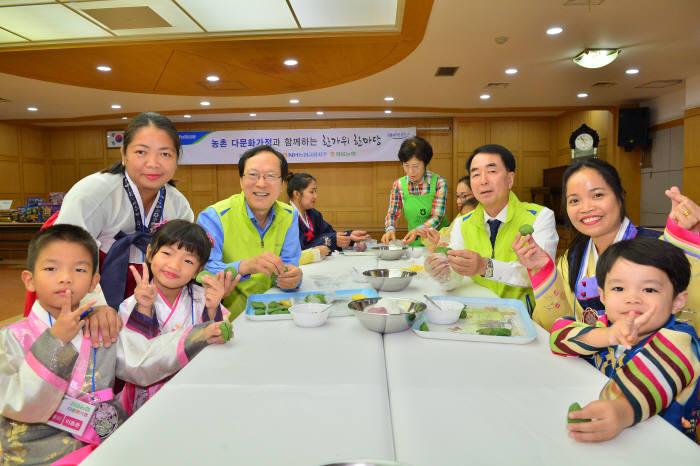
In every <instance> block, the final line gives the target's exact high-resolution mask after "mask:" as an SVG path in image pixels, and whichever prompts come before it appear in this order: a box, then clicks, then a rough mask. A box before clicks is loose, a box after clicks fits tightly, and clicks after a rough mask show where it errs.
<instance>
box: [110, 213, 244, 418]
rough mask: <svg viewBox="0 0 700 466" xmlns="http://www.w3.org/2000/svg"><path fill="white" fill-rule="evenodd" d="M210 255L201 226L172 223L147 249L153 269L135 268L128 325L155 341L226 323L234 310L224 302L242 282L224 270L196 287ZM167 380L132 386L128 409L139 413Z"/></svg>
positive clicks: (125, 312) (124, 315) (125, 310)
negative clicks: (206, 324) (209, 323)
mask: <svg viewBox="0 0 700 466" xmlns="http://www.w3.org/2000/svg"><path fill="white" fill-rule="evenodd" d="M210 251H211V240H210V239H209V236H207V233H206V231H204V229H203V228H202V227H200V226H199V225H197V224H196V223H192V222H188V221H186V220H172V221H169V222H166V223H164V224H163V225H160V226H159V227H158V228H157V229H156V231H155V233H154V234H153V239H152V240H151V243H150V244H149V246H148V249H147V251H146V261H147V262H146V263H147V267H144V269H143V273H142V274H139V273H138V271H137V270H136V269H135V268H133V267H132V269H131V272H132V274H133V276H134V279H135V281H136V289H135V290H134V294H133V296H130V297H129V298H127V299H126V300H125V301H124V302H123V303H122V304H121V306H119V317H121V319H122V322H124V325H125V326H126V327H127V328H129V329H131V330H134V331H136V332H139V333H141V334H142V335H143V336H145V337H146V338H154V337H156V336H158V335H162V334H166V333H170V332H174V331H176V330H178V329H180V328H183V327H189V326H192V325H197V324H200V323H202V322H207V321H209V320H214V321H221V320H223V317H224V316H225V315H228V313H229V312H228V310H226V308H225V307H224V306H222V305H221V300H222V299H223V297H224V296H227V295H228V294H229V293H230V292H231V290H233V287H234V286H236V283H238V278H236V279H234V278H233V276H232V273H231V272H225V271H221V272H219V273H218V274H217V275H215V276H214V275H207V276H204V277H203V278H202V279H201V281H202V286H199V285H198V284H197V283H195V281H194V280H195V277H196V276H197V274H198V273H199V272H201V271H202V270H203V268H204V265H205V264H206V263H207V260H208V259H209V253H210ZM149 272H150V273H149ZM151 275H152V276H153V280H150V278H149V277H150V276H151ZM166 381H167V379H164V380H161V381H159V382H157V383H155V384H153V385H150V386H148V387H140V386H135V385H133V384H129V383H127V384H126V385H125V387H124V390H123V391H122V393H121V395H120V401H121V402H122V404H123V405H124V409H126V411H127V412H128V413H129V414H131V413H133V412H134V411H136V410H137V409H138V408H139V407H140V406H141V405H143V403H145V402H146V401H147V400H148V399H149V398H151V397H152V396H153V395H155V394H156V392H157V391H158V390H160V388H161V387H162V386H163V384H164V383H165V382H166Z"/></svg>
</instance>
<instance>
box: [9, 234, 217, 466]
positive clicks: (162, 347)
mask: <svg viewBox="0 0 700 466" xmlns="http://www.w3.org/2000/svg"><path fill="white" fill-rule="evenodd" d="M97 263H98V249H97V244H96V243H95V240H94V239H93V238H92V237H91V236H90V234H89V233H88V232H87V231H85V230H84V229H82V228H80V227H77V226H74V225H54V226H52V227H49V228H47V229H45V230H43V231H42V232H40V233H39V234H38V235H37V236H36V237H35V238H34V239H33V240H32V241H31V242H30V245H29V251H28V254H27V269H28V270H24V271H23V272H22V280H23V282H24V284H25V286H26V288H27V290H29V291H34V292H36V295H37V301H35V302H34V305H33V306H32V309H31V312H30V313H29V316H28V317H27V318H25V319H22V320H21V321H19V322H17V323H15V324H12V325H9V326H7V327H3V328H2V329H0V414H1V415H2V417H0V442H1V443H2V458H1V459H0V464H8V465H9V464H51V463H56V464H77V463H78V462H79V461H80V459H82V458H84V457H85V456H86V455H87V454H88V453H89V451H91V448H94V447H95V446H96V445H99V444H100V443H101V442H102V440H104V439H105V438H106V437H107V436H109V435H110V434H111V433H112V432H113V431H114V430H115V429H116V428H117V427H118V426H119V425H121V423H122V422H124V420H125V419H126V418H127V417H128V416H127V414H126V413H125V412H124V409H123V408H122V406H121V405H120V404H119V402H117V401H116V400H115V399H114V393H113V386H114V381H115V377H119V378H121V379H123V380H127V381H130V382H132V383H136V384H141V385H148V384H151V383H154V382H155V381H157V380H160V379H162V378H163V377H167V376H169V375H171V374H173V373H175V372H176V371H178V370H179V369H180V368H181V367H182V366H184V365H185V364H186V363H187V362H188V361H189V360H191V359H192V358H193V357H194V356H195V355H196V354H197V353H198V352H199V351H201V350H202V349H203V348H204V347H205V346H206V345H207V344H209V343H223V339H222V330H221V329H220V326H221V325H222V324H219V323H209V322H207V323H203V324H199V325H196V326H194V327H186V328H182V329H180V330H179V331H177V332H172V333H168V334H167V335H162V336H160V337H158V338H154V339H151V340H148V339H146V338H143V337H142V336H141V335H139V334H138V333H136V332H133V331H131V330H129V329H123V330H122V331H121V332H120V333H119V337H118V338H117V341H116V342H115V344H113V345H110V347H109V348H107V347H104V346H103V347H99V348H92V345H91V341H90V339H89V338H87V337H84V336H83V335H82V332H81V328H82V327H83V326H84V325H85V319H84V317H85V315H86V314H87V313H88V312H89V310H90V309H91V308H90V306H92V305H93V304H94V302H95V301H94V300H91V301H88V302H87V303H84V304H83V305H80V300H81V299H82V298H83V297H84V296H85V295H86V294H87V293H88V292H90V291H92V290H94V289H95V286H97V283H98V282H99V280H100V274H99V273H97ZM86 444H87V445H86Z"/></svg>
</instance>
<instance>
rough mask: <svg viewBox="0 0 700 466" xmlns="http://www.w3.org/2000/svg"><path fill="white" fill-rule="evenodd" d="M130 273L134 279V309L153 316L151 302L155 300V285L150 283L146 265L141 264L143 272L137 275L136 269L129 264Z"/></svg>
mask: <svg viewBox="0 0 700 466" xmlns="http://www.w3.org/2000/svg"><path fill="white" fill-rule="evenodd" d="M129 270H131V274H132V275H133V276H134V280H136V289H134V298H136V304H137V305H136V309H137V310H138V311H139V312H140V313H141V314H143V315H145V316H148V317H152V316H153V304H154V303H155V302H156V286H155V285H153V284H151V278H150V274H149V273H148V266H147V265H146V264H143V273H142V275H139V272H138V270H136V267H134V266H133V265H130V266H129Z"/></svg>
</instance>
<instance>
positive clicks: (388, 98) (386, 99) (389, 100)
mask: <svg viewBox="0 0 700 466" xmlns="http://www.w3.org/2000/svg"><path fill="white" fill-rule="evenodd" d="M384 100H385V101H387V102H393V101H394V98H393V97H392V96H390V95H388V96H386V97H384Z"/></svg>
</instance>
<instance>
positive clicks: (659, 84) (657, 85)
mask: <svg viewBox="0 0 700 466" xmlns="http://www.w3.org/2000/svg"><path fill="white" fill-rule="evenodd" d="M682 82H683V80H682V79H659V80H656V81H649V82H648V83H644V84H640V85H639V86H637V87H635V89H662V88H664V87H671V86H675V85H677V84H680V83H682Z"/></svg>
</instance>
